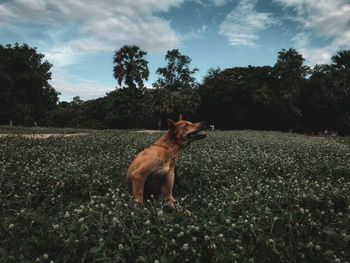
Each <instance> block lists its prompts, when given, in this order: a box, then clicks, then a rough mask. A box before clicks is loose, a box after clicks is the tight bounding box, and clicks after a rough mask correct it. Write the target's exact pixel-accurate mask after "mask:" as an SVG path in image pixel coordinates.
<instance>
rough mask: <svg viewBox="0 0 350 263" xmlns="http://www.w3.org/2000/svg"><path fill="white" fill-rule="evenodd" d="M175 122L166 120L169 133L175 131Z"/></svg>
mask: <svg viewBox="0 0 350 263" xmlns="http://www.w3.org/2000/svg"><path fill="white" fill-rule="evenodd" d="M175 128H176V127H175V122H174V121H173V120H170V119H168V129H169V131H174V130H175Z"/></svg>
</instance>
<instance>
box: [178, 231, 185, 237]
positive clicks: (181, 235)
mask: <svg viewBox="0 0 350 263" xmlns="http://www.w3.org/2000/svg"><path fill="white" fill-rule="evenodd" d="M184 235H185V233H184V232H182V231H181V232H180V233H179V234H177V237H183V236H184Z"/></svg>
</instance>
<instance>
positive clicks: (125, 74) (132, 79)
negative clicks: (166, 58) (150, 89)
mask: <svg viewBox="0 0 350 263" xmlns="http://www.w3.org/2000/svg"><path fill="white" fill-rule="evenodd" d="M145 55H147V52H145V51H143V50H141V49H140V48H139V47H138V46H128V45H124V46H122V47H121V48H120V49H119V50H117V51H115V53H114V63H115V64H116V65H115V66H114V69H113V71H114V77H115V79H116V80H117V81H118V84H119V85H122V83H125V84H126V85H127V86H128V87H129V88H132V87H136V84H137V87H138V88H140V89H141V88H143V80H144V79H145V80H147V79H148V76H149V70H148V61H147V60H145V59H144V56H145Z"/></svg>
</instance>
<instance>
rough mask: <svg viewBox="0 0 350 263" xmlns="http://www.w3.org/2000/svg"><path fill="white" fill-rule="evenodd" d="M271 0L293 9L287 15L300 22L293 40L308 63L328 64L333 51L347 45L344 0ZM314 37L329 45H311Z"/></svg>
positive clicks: (349, 6) (348, 15) (348, 12)
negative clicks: (290, 13) (289, 14)
mask: <svg viewBox="0 0 350 263" xmlns="http://www.w3.org/2000/svg"><path fill="white" fill-rule="evenodd" d="M274 2H276V3H278V4H280V5H282V6H283V7H285V8H291V9H292V10H293V11H294V12H293V13H294V15H292V16H289V17H287V19H292V20H293V21H296V22H298V23H299V24H300V32H299V33H298V34H297V35H296V36H295V37H294V38H293V41H294V43H295V45H296V47H297V48H298V49H299V50H300V52H302V54H303V55H304V56H305V58H306V59H307V61H308V63H309V64H311V65H315V64H316V63H318V64H320V63H328V62H329V61H330V58H331V57H332V55H335V53H336V52H337V51H339V50H340V49H348V48H350V27H349V24H350V3H349V1H348V0H332V1H328V0H274ZM317 39H319V40H328V42H329V41H330V44H329V43H327V46H323V47H317V48H315V47H312V46H311V42H312V41H313V40H317ZM319 42H321V41H319Z"/></svg>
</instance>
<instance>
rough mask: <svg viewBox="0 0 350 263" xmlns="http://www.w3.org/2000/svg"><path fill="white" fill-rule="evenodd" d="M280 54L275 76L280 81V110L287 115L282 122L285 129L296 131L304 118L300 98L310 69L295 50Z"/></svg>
mask: <svg viewBox="0 0 350 263" xmlns="http://www.w3.org/2000/svg"><path fill="white" fill-rule="evenodd" d="M278 54H279V55H278V58H277V62H276V64H275V65H274V74H275V77H277V79H278V81H279V85H278V86H279V87H278V91H277V94H278V95H279V97H280V110H281V111H282V112H284V113H285V116H284V117H283V119H281V122H282V121H283V122H285V127H284V128H288V129H290V128H291V129H294V128H297V126H298V118H300V117H301V116H302V111H301V108H300V96H301V90H302V87H303V84H304V83H303V82H304V81H305V77H306V75H307V73H308V72H309V67H307V66H304V65H303V63H304V60H305V59H304V58H303V56H302V55H301V54H300V53H298V52H297V51H296V50H295V49H293V48H290V49H288V50H286V49H282V51H280V52H278Z"/></svg>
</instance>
